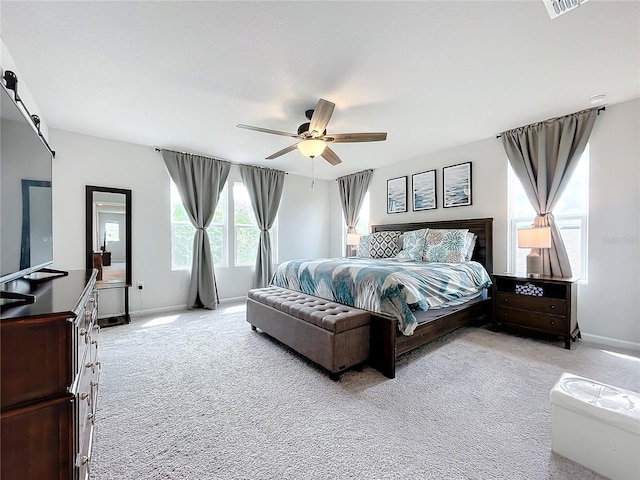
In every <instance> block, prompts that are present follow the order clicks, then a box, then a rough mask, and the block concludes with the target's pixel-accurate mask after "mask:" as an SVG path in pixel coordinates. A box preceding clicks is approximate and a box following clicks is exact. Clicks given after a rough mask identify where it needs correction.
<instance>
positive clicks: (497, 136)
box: [496, 107, 606, 138]
mask: <svg viewBox="0 0 640 480" xmlns="http://www.w3.org/2000/svg"><path fill="white" fill-rule="evenodd" d="M605 110H606V107H600V108H598V111H597V112H596V115H600V112H604V111H605ZM569 115H571V114H569ZM558 118H560V117H558ZM543 121H546V120H543ZM535 123H541V122H535ZM532 125H533V124H532ZM519 128H520V127H519ZM500 137H502V134H501V133H500V134H498V135H496V138H500Z"/></svg>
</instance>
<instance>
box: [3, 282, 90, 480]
mask: <svg viewBox="0 0 640 480" xmlns="http://www.w3.org/2000/svg"><path fill="white" fill-rule="evenodd" d="M96 274H97V271H96V270H78V271H71V272H69V275H67V276H64V277H58V278H52V279H49V280H47V281H44V282H41V283H38V284H37V285H34V284H29V283H28V282H26V281H24V280H18V281H17V282H20V283H24V288H25V291H26V292H29V293H32V294H35V295H36V302H35V303H33V304H31V305H26V306H19V307H10V308H7V309H5V310H3V311H2V316H1V320H0V349H1V350H0V352H1V353H0V360H1V363H0V402H1V407H2V411H1V416H0V435H1V444H0V449H1V451H0V478H2V479H3V480H4V479H7V480H31V479H34V480H35V479H38V480H47V479H56V480H62V479H65V480H68V479H72V480H85V479H88V477H89V466H90V461H91V443H92V435H93V425H94V419H95V409H96V400H97V393H98V380H99V376H100V363H99V362H98V341H97V334H98V332H99V327H98V322H97V313H98V291H97V290H96V289H95V282H96Z"/></svg>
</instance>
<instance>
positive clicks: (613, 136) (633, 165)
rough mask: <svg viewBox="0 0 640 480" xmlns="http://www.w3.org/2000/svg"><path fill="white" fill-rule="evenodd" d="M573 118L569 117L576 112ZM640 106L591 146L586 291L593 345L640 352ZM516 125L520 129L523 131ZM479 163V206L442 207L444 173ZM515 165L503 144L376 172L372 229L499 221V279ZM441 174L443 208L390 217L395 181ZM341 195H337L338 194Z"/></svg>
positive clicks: (615, 109)
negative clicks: (389, 192) (390, 186)
mask: <svg viewBox="0 0 640 480" xmlns="http://www.w3.org/2000/svg"><path fill="white" fill-rule="evenodd" d="M568 113H569V112H568ZM639 116H640V99H635V100H631V101H628V102H624V103H621V104H618V105H611V106H607V108H606V111H605V112H602V113H601V114H600V115H599V116H598V119H597V121H596V124H595V127H594V130H593V133H592V135H591V139H590V147H589V150H590V153H591V158H590V169H591V170H590V182H589V188H590V192H589V198H590V201H589V209H590V211H589V238H588V242H589V245H588V248H589V259H588V261H589V283H588V284H581V285H580V286H579V289H578V322H579V324H580V329H581V331H582V336H583V338H584V339H585V340H591V341H596V342H600V343H605V344H609V345H615V346H620V347H626V348H632V349H636V350H640V276H639V271H640V254H639V250H640V248H639V247H640V241H639V228H640V227H639V224H640V196H639V191H640V166H639V164H640V141H639V137H638V132H639V131H640V119H639ZM515 126H516V125H514V127H515ZM467 161H471V162H473V165H472V168H473V170H472V175H473V205H471V206H469V207H456V208H442V167H443V166H447V165H453V164H456V163H462V162H467ZM507 164H508V160H507V157H506V155H505V153H504V150H503V148H502V144H501V142H500V141H499V140H497V139H495V138H490V139H487V140H483V141H480V142H476V143H472V144H469V145H463V146H461V147H457V148H453V149H450V150H446V151H444V152H439V153H435V154H431V155H425V156H424V157H421V158H417V159H413V160H408V161H404V162H400V163H396V164H394V165H391V166H388V167H385V168H380V169H377V170H375V171H374V174H373V177H372V180H371V185H370V187H369V191H370V196H371V214H370V222H369V223H370V224H376V223H399V222H419V221H429V220H444V219H457V218H476V217H493V219H494V232H493V240H494V251H493V253H494V264H493V266H494V272H505V271H506V269H507V257H508V254H507V241H508V239H507V237H508V234H507V228H508V225H507ZM434 168H435V169H437V172H436V179H437V189H438V208H437V209H436V210H428V211H422V212H412V211H411V206H409V212H408V213H396V214H387V213H386V188H387V180H388V179H390V178H396V177H399V176H402V175H407V176H408V177H409V182H408V185H409V187H408V188H409V191H410V188H411V175H412V174H414V173H419V172H422V171H425V170H431V169H434ZM336 193H337V189H336Z"/></svg>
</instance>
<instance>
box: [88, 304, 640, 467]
mask: <svg viewBox="0 0 640 480" xmlns="http://www.w3.org/2000/svg"><path fill="white" fill-rule="evenodd" d="M99 341H100V357H101V358H100V360H101V361H102V373H101V378H100V383H101V385H100V392H99V398H98V414H97V422H96V430H95V441H94V445H93V458H92V474H91V478H93V479H101V480H102V479H104V480H106V479H118V480H120V479H192V480H194V479H290V480H293V479H432V478H433V479H509V480H516V479H527V480H531V479H600V478H602V477H600V476H599V475H597V474H595V473H593V472H592V471H590V470H588V469H586V468H584V467H581V466H580V465H577V464H575V463H573V462H571V461H569V460H566V459H564V458H562V457H560V456H558V455H556V454H554V453H552V452H551V404H550V401H549V391H550V390H551V388H552V386H553V384H554V383H555V381H556V380H557V379H558V378H559V377H560V374H561V373H562V372H564V371H567V372H571V373H575V374H578V375H582V376H585V377H588V378H593V379H596V380H599V381H602V382H605V383H611V384H614V385H617V386H620V387H623V388H627V389H631V390H635V391H640V373H639V371H640V369H639V368H638V367H639V365H640V363H639V360H638V358H632V357H626V356H624V355H623V356H620V355H615V354H612V353H609V352H608V351H606V350H605V349H600V348H597V347H596V346H594V345H593V344H588V343H585V342H577V343H575V344H572V350H571V351H568V350H565V349H564V348H563V342H553V343H551V342H545V341H540V340H533V339H529V338H520V337H518V336H515V335H510V334H506V333H495V332H491V331H489V330H488V329H484V328H465V329H462V330H458V331H457V332H454V333H452V334H449V335H447V336H446V337H444V338H442V339H439V340H436V341H434V342H432V343H430V344H429V345H427V346H425V347H423V348H421V349H419V350H417V351H415V352H412V353H410V354H408V355H405V356H404V357H402V358H401V360H400V362H399V365H398V368H397V378H395V379H394V380H389V379H387V378H385V377H384V376H382V375H381V374H380V373H378V372H377V371H376V370H373V369H371V368H368V367H365V368H364V370H363V371H361V372H348V373H347V374H345V375H343V377H342V379H341V381H340V382H333V381H331V380H330V379H329V377H328V375H327V374H326V373H325V372H324V371H323V370H322V369H320V368H319V367H316V366H314V365H313V364H311V363H310V362H308V361H306V360H305V359H303V358H302V357H300V356H298V355H297V354H295V353H294V352H292V351H291V350H289V349H287V348H286V347H284V346H283V345H282V344H280V343H278V342H276V341H275V340H273V339H271V338H270V337H268V336H267V335H265V334H263V333H261V332H253V331H251V329H250V327H249V324H247V323H246V322H245V312H244V304H243V303H235V304H227V305H224V304H223V305H221V306H220V308H219V309H218V310H216V311H213V312H210V311H205V310H198V311H188V312H180V313H175V314H168V315H165V316H162V317H138V318H135V319H134V320H133V321H132V323H131V324H129V325H121V326H115V327H109V328H104V329H103V330H102V333H101V334H100V338H99Z"/></svg>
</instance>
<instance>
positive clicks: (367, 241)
mask: <svg viewBox="0 0 640 480" xmlns="http://www.w3.org/2000/svg"><path fill="white" fill-rule="evenodd" d="M370 247H371V235H362V236H361V237H360V243H359V244H358V251H357V252H356V257H360V258H371V252H370Z"/></svg>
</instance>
